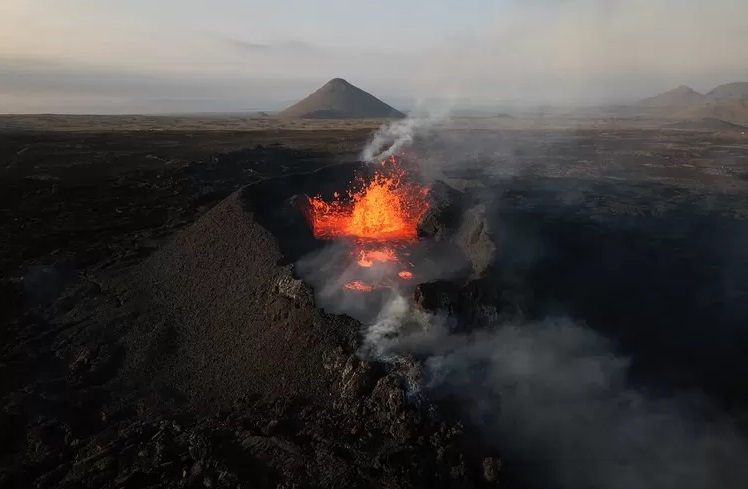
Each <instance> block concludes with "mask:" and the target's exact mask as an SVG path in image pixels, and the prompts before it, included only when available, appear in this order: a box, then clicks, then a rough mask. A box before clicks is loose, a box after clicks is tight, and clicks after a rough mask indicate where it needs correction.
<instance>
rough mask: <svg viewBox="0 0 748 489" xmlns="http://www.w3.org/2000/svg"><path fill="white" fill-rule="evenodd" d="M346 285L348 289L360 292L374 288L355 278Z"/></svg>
mask: <svg viewBox="0 0 748 489" xmlns="http://www.w3.org/2000/svg"><path fill="white" fill-rule="evenodd" d="M344 287H345V288H346V289H349V290H355V291H358V292H371V289H372V287H371V285H367V284H365V283H363V282H360V281H358V280H354V281H353V282H348V283H347V284H345V286H344Z"/></svg>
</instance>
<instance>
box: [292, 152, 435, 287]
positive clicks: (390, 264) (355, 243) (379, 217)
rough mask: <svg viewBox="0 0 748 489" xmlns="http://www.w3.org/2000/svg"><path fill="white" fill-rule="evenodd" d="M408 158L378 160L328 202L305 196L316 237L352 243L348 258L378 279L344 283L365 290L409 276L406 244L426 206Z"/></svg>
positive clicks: (411, 239) (413, 236)
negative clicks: (366, 176) (374, 167)
mask: <svg viewBox="0 0 748 489" xmlns="http://www.w3.org/2000/svg"><path fill="white" fill-rule="evenodd" d="M412 164H413V162H412V161H410V160H408V159H407V158H406V157H405V156H404V155H403V156H401V157H400V158H396V157H395V156H392V157H390V158H389V159H387V160H384V161H382V162H381V168H378V169H377V171H376V172H375V173H374V175H373V176H372V177H371V178H370V179H364V178H360V179H358V180H357V181H356V182H354V183H353V185H352V186H351V188H350V189H349V190H348V191H347V192H346V196H345V197H341V196H340V194H338V193H337V192H336V193H335V194H334V200H333V201H332V202H326V201H324V200H322V198H321V197H319V196H317V197H313V198H310V199H309V204H310V205H309V208H308V213H307V218H308V219H309V223H310V226H311V228H312V231H313V233H314V236H315V237H316V238H318V239H341V240H346V241H348V242H350V243H351V245H352V251H351V254H352V257H353V259H354V260H355V262H356V265H357V266H358V267H360V268H362V269H376V270H377V271H378V272H379V273H376V274H370V275H371V276H375V275H376V277H377V283H375V284H370V283H365V282H363V281H359V280H355V281H351V282H348V283H346V284H345V288H346V289H349V290H355V291H360V292H368V291H371V290H373V289H374V288H379V287H389V286H392V284H393V282H394V281H395V280H409V279H412V278H413V272H412V271H411V270H410V269H409V268H411V267H412V264H411V263H409V262H408V260H407V257H408V252H407V248H408V244H409V243H412V242H414V241H416V239H417V236H418V234H417V226H418V221H420V219H421V216H423V214H424V212H426V210H427V209H428V203H427V201H426V194H427V193H428V191H429V189H428V187H426V186H424V185H419V184H417V183H413V182H412V181H410V179H409V178H408V172H407V167H408V166H410V165H412Z"/></svg>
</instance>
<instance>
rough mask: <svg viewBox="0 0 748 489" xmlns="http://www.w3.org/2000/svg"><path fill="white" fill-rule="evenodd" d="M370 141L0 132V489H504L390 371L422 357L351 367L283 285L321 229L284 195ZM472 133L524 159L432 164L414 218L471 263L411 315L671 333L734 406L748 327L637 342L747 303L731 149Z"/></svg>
mask: <svg viewBox="0 0 748 489" xmlns="http://www.w3.org/2000/svg"><path fill="white" fill-rule="evenodd" d="M368 134H369V132H368V130H349V131H315V132H309V131H300V132H292V131H288V132H282V131H281V132H277V131H272V132H266V133H263V132H256V133H227V132H195V133H188V132H173V133H171V132H157V133H154V132H131V133H108V134H104V133H82V132H71V133H65V132H60V133H38V132H25V133H22V132H9V133H4V134H2V135H0V154H2V157H3V159H2V162H3V165H4V166H3V168H0V172H1V174H0V213H1V214H0V216H1V218H0V226H1V228H0V251H1V253H0V260H1V261H0V276H1V277H2V283H0V300H1V301H2V307H1V308H0V315H1V316H0V320H1V321H2V329H0V339H1V340H2V356H1V357H0V400H1V405H2V410H1V411H0V432H2V433H3V434H4V436H3V439H4V443H3V444H2V447H0V487H8V488H11V487H19V488H21V487H22V488H26V487H70V488H72V487H91V488H93V487H96V488H99V487H232V488H233V487H270V488H292V487H299V488H301V487H392V488H400V487H402V488H406V487H429V488H431V487H491V486H495V485H496V484H497V483H500V484H503V485H504V486H511V487H515V486H517V487H521V485H522V478H521V476H517V474H516V473H515V472H514V471H513V469H512V466H511V463H510V461H507V460H504V457H503V454H502V453H501V451H500V447H496V446H494V444H491V443H487V442H486V440H484V439H483V437H482V436H481V434H480V430H479V427H477V426H471V425H470V423H469V422H466V421H464V419H462V420H461V417H462V416H461V414H462V413H461V412H460V410H459V409H453V407H452V406H451V405H450V404H449V403H448V401H447V400H442V401H443V402H440V403H438V404H433V405H432V404H431V403H430V402H429V401H428V400H424V399H415V398H412V397H409V391H408V389H406V388H405V386H404V384H403V376H404V375H407V372H405V373H403V371H402V370H398V368H400V369H402V368H405V369H406V370H407V369H409V368H416V367H415V365H405V366H404V367H403V366H399V367H398V368H393V367H392V366H385V365H380V364H378V363H375V362H374V363H371V362H367V361H363V360H360V359H359V358H358V357H357V356H356V354H355V353H356V351H357V349H358V348H359V346H360V341H361V340H360V338H359V328H360V325H359V324H358V323H356V322H355V321H354V320H352V319H350V318H347V317H345V316H336V315H332V314H327V313H325V312H323V311H321V310H319V309H318V308H317V307H315V304H314V301H313V299H312V293H311V291H310V290H309V288H308V287H307V286H306V285H304V284H303V283H301V282H299V281H298V280H296V278H295V277H294V276H293V273H292V269H291V268H290V265H291V264H292V263H293V261H294V260H295V259H296V258H298V256H299V253H301V252H302V251H304V250H306V249H307V248H306V247H307V246H313V245H314V243H312V241H310V238H309V237H308V236H306V237H305V235H304V232H305V230H304V228H303V225H301V226H300V224H299V222H298V221H295V220H294V219H297V218H298V217H299V216H295V215H293V214H289V212H291V211H290V209H291V208H292V206H290V204H288V200H287V199H288V197H290V196H292V195H294V194H297V193H303V192H305V191H308V188H309V186H312V187H315V188H320V189H321V190H320V191H322V190H324V189H332V188H336V187H337V186H338V185H343V184H344V182H345V181H346V180H347V179H348V178H349V177H350V175H351V172H352V171H353V170H354V169H355V166H356V164H355V160H356V157H357V152H358V151H359V150H360V148H361V147H362V145H363V144H364V142H365V140H366V138H367V137H368ZM510 136H511V137H510ZM476 137H477V138H478V139H473V140H472V141H469V142H468V143H466V144H468V145H469V146H471V147H473V148H476V149H483V152H481V151H477V153H476V154H473V155H472V156H471V158H473V159H474V160H475V161H487V159H489V158H494V159H495V160H496V161H502V162H508V161H511V162H512V163H513V164H515V165H517V166H518V167H521V168H523V170H522V171H515V172H513V174H512V172H509V174H507V172H508V170H507V168H508V167H507V165H505V164H501V165H488V164H475V165H473V166H472V168H471V170H470V171H467V170H466V169H465V168H462V169H456V168H455V165H454V164H452V165H442V166H441V167H440V168H438V172H435V173H438V175H436V174H434V175H432V176H433V177H436V176H438V178H439V179H440V180H441V182H440V183H438V184H436V186H435V189H439V191H438V192H437V191H435V192H434V193H433V195H432V198H433V199H434V201H433V202H432V209H433V211H430V214H429V215H428V216H427V218H426V220H424V221H423V223H422V226H421V229H420V232H421V234H422V235H424V236H430V237H432V238H434V237H436V236H438V237H439V239H442V238H443V239H448V240H453V241H454V243H456V246H457V247H458V248H459V249H460V250H462V253H464V256H465V258H466V263H467V264H469V268H470V270H471V271H472V275H471V274H468V275H469V277H468V278H466V280H467V281H468V282H469V283H468V284H467V286H464V287H463V285H465V284H464V283H461V284H460V287H457V288H456V287H455V285H454V284H449V283H440V282H435V283H433V284H429V285H426V286H423V287H421V288H420V289H419V291H417V293H416V296H417V297H419V300H420V301H421V303H422V304H424V307H427V308H445V307H446V308H448V309H450V310H452V311H454V314H455V315H457V316H459V317H460V318H462V319H463V320H465V321H466V323H474V322H480V320H481V316H480V312H481V311H484V310H486V309H485V308H484V307H483V306H486V307H489V308H493V310H494V311H499V312H503V313H505V314H516V313H517V311H518V310H521V313H522V314H523V315H528V316H532V315H533V314H536V315H538V316H539V315H541V314H542V311H545V310H547V307H548V306H549V305H550V304H554V303H555V304H561V303H562V304H564V305H565V306H566V307H569V308H570V309H573V310H574V311H575V312H579V313H580V315H583V316H585V317H590V318H591V323H592V324H593V326H595V327H596V328H598V329H600V330H602V331H606V328H607V331H606V333H608V334H610V335H611V336H613V337H618V338H620V339H621V345H623V347H624V348H627V349H628V350H629V351H631V352H640V353H641V355H640V357H641V359H642V360H641V362H640V363H636V365H641V369H642V370H644V371H650V370H651V365H655V367H656V368H659V367H660V366H661V365H658V364H657V362H656V360H657V359H658V358H660V359H661V355H660V356H659V357H658V355H656V354H655V350H656V353H660V352H661V351H662V347H663V346H669V347H670V348H671V350H672V354H671V355H669V358H671V359H675V360H673V361H665V362H664V364H665V365H670V366H673V365H675V366H676V367H677V368H676V369H675V370H676V372H675V373H673V374H672V375H671V376H668V381H670V380H672V378H673V377H674V376H677V375H680V376H683V371H684V369H683V368H681V367H683V366H688V365H693V366H694V369H693V371H692V372H691V373H692V374H693V375H691V374H689V375H687V376H686V377H687V380H688V382H689V383H691V384H694V383H695V384H696V385H699V386H702V387H704V386H706V387H709V386H710V385H711V386H712V387H713V394H714V396H716V397H720V398H721V399H723V400H724V401H725V402H726V403H727V404H729V405H733V406H734V405H742V403H743V402H744V399H745V397H744V395H745V392H744V390H743V389H742V386H741V385H742V384H741V381H740V379H741V378H744V377H743V375H742V373H743V372H744V370H745V367H744V362H741V361H739V359H740V358H742V354H743V353H744V352H745V349H746V348H747V347H746V343H744V341H745V336H744V335H742V334H741V335H727V336H724V335H723V336H722V338H724V340H725V341H726V342H727V343H729V344H728V345H722V346H723V347H724V348H723V349H722V351H723V352H726V353H725V354H724V355H723V356H722V357H721V363H719V362H718V364H715V363H714V362H713V359H714V355H702V356H701V357H700V356H698V353H699V351H702V350H699V349H698V348H697V346H698V345H699V343H698V342H695V341H694V338H695V337H694V336H689V337H688V341H687V342H683V343H680V344H679V343H676V344H673V343H672V342H671V341H670V340H669V339H670V338H671V335H670V333H669V332H668V331H667V330H660V331H659V332H658V333H657V334H655V335H653V336H647V337H648V338H650V339H651V338H652V337H654V338H655V341H654V343H652V342H651V341H646V342H644V341H643V340H642V338H644V337H645V336H646V335H647V334H648V333H647V331H650V330H653V329H654V328H655V326H656V324H657V320H658V318H661V317H662V316H663V315H664V314H676V316H677V319H678V321H680V322H681V323H682V324H685V325H686V326H687V327H690V328H692V329H695V328H696V325H697V324H698V323H699V322H702V321H704V320H709V319H710V318H715V317H719V318H720V320H719V321H717V322H716V323H715V326H714V327H715V328H723V329H724V330H725V331H727V330H730V331H732V329H731V328H733V326H735V325H736V324H738V323H741V321H743V320H744V319H745V318H746V317H748V314H746V312H745V308H744V307H742V304H743V303H745V301H744V300H743V298H744V297H745V294H746V293H747V292H748V290H747V289H746V288H745V282H744V281H743V280H742V278H741V277H742V276H743V270H745V268H744V267H745V264H746V262H748V260H746V256H745V252H744V251H742V250H744V249H748V247H741V246H739V244H740V243H742V242H743V238H744V237H748V232H746V227H745V225H744V224H743V222H744V218H745V213H746V210H747V209H748V202H746V198H745V195H746V193H745V190H746V188H745V187H746V185H748V180H747V179H746V178H745V176H746V175H748V170H746V168H748V166H746V163H748V161H747V160H746V150H745V148H743V147H742V146H740V145H739V144H736V143H734V144H730V145H723V143H721V142H719V141H711V140H709V138H708V136H705V135H703V134H700V135H693V134H688V133H680V132H679V133H677V134H672V133H668V134H667V135H666V136H664V137H662V136H661V135H659V134H656V135H654V136H653V135H652V134H646V133H635V132H633V131H632V132H623V133H616V134H612V135H611V134H608V133H600V134H592V133H587V132H584V133H568V134H563V135H561V136H558V135H556V136H554V135H543V137H539V136H538V135H537V134H535V133H522V134H515V135H503V136H502V138H505V139H504V140H511V141H513V145H512V151H511V152H508V153H506V152H505V153H502V154H497V153H496V151H494V150H493V149H491V148H490V146H489V145H486V144H485V141H486V140H487V139H490V138H488V136H487V135H485V134H482V135H478V136H476ZM506 138H508V139H506ZM636 138H639V139H636ZM498 139H501V138H498ZM518 141H524V142H525V143H523V144H520V143H519V142H518ZM454 147H455V145H451V146H450V148H454ZM499 147H506V146H505V145H504V146H501V145H499ZM429 148H431V151H432V152H437V151H438V150H439V145H438V144H436V143H435V144H433V145H429ZM486 148H488V149H486ZM539 148H545V149H543V150H542V151H541V149H539ZM548 148H551V149H548ZM637 148H639V149H637ZM641 148H645V150H644V149H641ZM444 151H445V153H448V152H449V151H448V150H447V149H445V150H444ZM642 152H643V153H642ZM446 159H450V158H446ZM542 159H550V160H551V161H549V162H548V163H547V164H543V165H540V166H535V167H532V172H530V171H526V168H528V167H531V166H532V165H531V163H533V162H535V163H537V162H538V161H540V160H542ZM458 160H459V158H453V159H450V161H451V162H452V163H455V162H458ZM600 161H607V162H608V164H607V165H602V164H601V163H600ZM570 162H571V163H570ZM626 162H631V166H630V167H628V168H627V167H626ZM600 168H602V169H600ZM541 170H542V171H541ZM543 173H544V174H543ZM601 173H602V174H601ZM560 176H563V178H559V177H560ZM624 180H625V181H624ZM340 182H342V183H340ZM247 185H249V186H247ZM486 195H490V196H492V197H491V198H490V199H487V198H486ZM455 206H457V210H455ZM466 215H467V216H468V217H470V218H469V219H459V222H457V217H456V216H460V217H464V216H466ZM694 216H696V221H694V220H693V217H694ZM302 224H303V223H302ZM676 224H677V225H676ZM489 231H490V232H489ZM740 233H744V234H743V235H740ZM289 236H292V237H293V239H288V237H289ZM704 236H717V237H719V239H713V240H710V239H705V238H704ZM741 236H742V237H741ZM284 237H285V238H284ZM518 237H523V238H522V239H520V238H518ZM524 237H532V239H524ZM528 243H536V244H538V245H540V244H542V245H543V246H542V247H543V250H544V251H543V252H542V253H540V248H539V247H536V248H533V247H532V246H529V245H528ZM533 249H534V251H533ZM601 250H602V251H601ZM531 255H536V256H540V255H542V259H535V258H533V259H532V260H531V259H530V258H529V257H530V256H531ZM611 256H618V257H620V258H619V259H618V260H616V261H614V262H611V261H610V257H611ZM642 257H644V258H645V259H642ZM725 270H727V271H728V272H729V273H728V272H725ZM601 271H602V273H604V274H606V276H607V278H606V279H605V280H602V279H600V276H601ZM642 281H643V282H645V283H646V284H648V286H649V287H650V291H651V292H652V293H647V288H646V287H642V286H640V284H641V283H642ZM590 284H594V285H593V286H590ZM684 284H685V285H684ZM687 284H696V286H687ZM715 284H719V287H716V285H715ZM696 289H698V290H699V291H700V293H699V298H700V301H701V302H694V301H693V300H691V299H693V297H695V296H693V295H689V294H692V293H693V291H694V290H696ZM663 291H670V292H669V293H667V294H665V293H664V292H663ZM701 292H703V293H701ZM728 292H729V294H728ZM655 298H656V299H657V300H655ZM632 304H634V305H636V307H632ZM684 304H687V305H689V307H685V308H684V307H682V306H683V305H684ZM715 314H717V316H715ZM624 322H625V323H626V324H629V323H631V322H633V323H635V324H637V325H639V326H638V327H637V328H635V329H634V330H630V331H628V330H627V331H622V330H621V329H620V328H617V326H616V325H617V324H623V323H624ZM712 331H714V330H712ZM697 339H698V338H697ZM706 340H708V338H701V339H699V341H702V343H701V344H702V345H703V341H706ZM653 345H654V346H653ZM645 347H650V348H652V350H653V351H652V352H648V351H647V348H645ZM728 347H729V348H728ZM636 358H639V357H636ZM725 369H731V371H732V372H734V373H735V374H734V375H730V376H725V375H722V376H721V377H719V374H720V372H724V371H725ZM694 372H695V373H694ZM747 373H748V372H747ZM676 374H677V375H676ZM716 378H721V379H722V380H724V382H718V383H715V382H714V380H715V379H716Z"/></svg>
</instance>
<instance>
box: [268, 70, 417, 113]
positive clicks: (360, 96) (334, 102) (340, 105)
mask: <svg viewBox="0 0 748 489" xmlns="http://www.w3.org/2000/svg"><path fill="white" fill-rule="evenodd" d="M279 116H280V117H289V118H301V119H380V118H402V117H405V115H404V114H403V113H402V112H400V111H398V110H396V109H394V108H392V107H390V106H389V105H387V104H386V103H384V102H382V101H381V100H379V99H378V98H376V97H374V96H373V95H371V94H370V93H367V92H365V91H363V90H361V89H360V88H358V87H355V86H353V85H351V84H350V83H348V82H347V81H345V80H343V79H342V78H334V79H332V80H330V81H329V82H327V83H325V85H323V86H322V88H320V89H319V90H317V91H316V92H314V93H313V94H311V95H309V96H308V97H306V98H305V99H304V100H302V101H300V102H297V103H296V104H294V105H292V106H291V107H289V108H287V109H286V110H284V111H283V112H281V113H280V114H279Z"/></svg>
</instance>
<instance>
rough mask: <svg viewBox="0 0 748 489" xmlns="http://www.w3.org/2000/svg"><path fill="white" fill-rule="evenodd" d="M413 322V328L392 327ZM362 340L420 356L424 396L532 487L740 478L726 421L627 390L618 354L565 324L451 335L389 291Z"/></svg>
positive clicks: (693, 402) (746, 474) (747, 472)
mask: <svg viewBox="0 0 748 489" xmlns="http://www.w3.org/2000/svg"><path fill="white" fill-rule="evenodd" d="M414 319H415V321H416V322H417V323H418V324H419V325H420V327H418V328H412V327H411V328H410V329H409V332H404V333H403V332H402V329H401V330H400V332H401V334H400V335H398V334H397V328H398V326H397V325H398V324H400V325H402V324H413V322H414ZM427 322H428V323H429V325H428V326H424V325H425V323H427ZM366 339H367V342H369V343H370V344H369V346H368V351H371V352H378V353H379V355H380V358H382V359H385V360H388V359H392V358H393V356H394V355H397V354H403V353H409V354H411V355H415V356H416V357H417V358H420V359H421V360H422V364H423V368H424V372H423V375H424V378H425V381H424V384H423V389H424V392H425V393H426V394H427V395H428V396H430V397H431V398H440V397H444V396H449V397H451V398H452V399H459V400H460V401H462V405H463V407H464V409H465V411H466V414H468V415H469V416H471V417H472V420H473V421H474V422H476V423H478V425H479V426H482V427H484V428H485V429H488V430H490V431H489V432H490V434H491V436H493V437H495V440H496V446H497V448H499V449H502V450H505V452H506V453H508V454H509V456H510V458H513V459H514V461H515V462H516V463H517V465H518V466H520V467H521V466H522V465H523V464H528V465H530V464H531V465H532V467H533V468H532V469H530V470H527V471H526V474H525V476H535V477H537V479H538V480H536V481H535V482H537V483H541V484H543V483H546V484H547V483H552V484H553V485H555V486H558V487H564V488H579V487H594V488H602V489H630V488H633V487H636V488H642V489H666V488H668V489H669V488H679V489H691V488H693V489H696V488H708V487H720V488H738V487H744V484H745V482H746V481H747V480H748V468H746V466H745V464H744V463H743V462H742V461H743V460H746V457H748V443H746V440H745V439H744V438H741V437H740V436H739V435H738V434H737V431H736V429H735V426H734V425H733V423H732V421H731V420H730V419H729V418H727V417H726V416H717V415H714V414H713V413H709V412H708V411H709V407H708V403H707V402H706V401H705V400H704V399H702V398H700V397H699V396H697V395H694V396H680V397H668V398H656V397H653V396H648V395H645V394H644V393H642V392H639V391H637V390H636V389H634V388H632V387H631V386H630V385H629V383H628V380H627V368H628V360H627V359H626V358H623V357H621V356H618V355H616V354H615V352H614V351H613V348H612V346H611V345H610V344H609V343H608V342H607V341H606V340H605V339H604V338H603V337H601V336H600V335H598V334H596V333H594V332H592V331H591V330H589V329H588V328H586V327H585V326H582V325H579V324H576V323H574V322H573V321H571V320H569V319H547V320H546V321H543V322H537V323H530V324H503V325H496V327H495V328H494V329H490V330H479V331H475V332H472V333H469V334H456V333H453V332H451V331H450V328H449V327H448V325H447V323H446V321H445V320H444V319H443V318H437V317H432V318H430V319H428V320H427V319H426V318H425V317H424V316H423V313H422V312H417V311H413V310H410V309H409V308H408V307H407V302H406V301H404V300H403V299H400V298H399V299H395V300H393V302H392V303H391V304H390V305H389V306H388V307H387V308H386V309H385V311H383V314H382V316H380V318H379V321H378V322H377V323H376V324H374V325H373V326H371V327H370V328H369V330H368V333H367V337H366ZM707 414H711V416H709V417H708V416H707ZM705 419H709V421H704V420H705Z"/></svg>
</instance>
